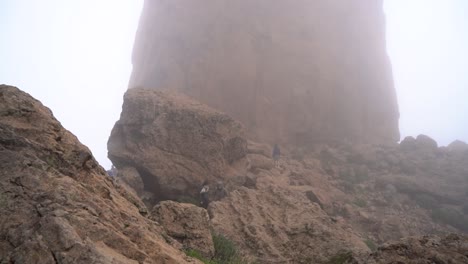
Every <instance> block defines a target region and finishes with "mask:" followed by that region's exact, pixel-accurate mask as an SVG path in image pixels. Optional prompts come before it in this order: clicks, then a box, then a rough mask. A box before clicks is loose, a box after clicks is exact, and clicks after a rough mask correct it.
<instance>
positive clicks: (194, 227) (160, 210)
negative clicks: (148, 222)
mask: <svg viewBox="0 0 468 264" xmlns="http://www.w3.org/2000/svg"><path fill="white" fill-rule="evenodd" d="M151 218H152V219H153V220H155V221H157V222H159V223H160V224H161V225H162V226H163V227H164V229H165V230H166V231H167V234H168V235H169V236H171V237H173V238H174V239H176V240H177V241H179V242H180V243H182V245H183V246H184V248H186V249H195V250H197V251H198V252H200V253H202V254H203V255H204V256H205V257H207V258H210V257H212V256H213V254H214V245H213V239H212V237H211V232H210V217H209V216H208V212H207V211H206V210H205V209H203V208H200V207H198V206H195V205H193V204H183V203H177V202H171V201H164V202H161V203H159V204H158V205H156V206H155V207H154V208H153V210H152V212H151Z"/></svg>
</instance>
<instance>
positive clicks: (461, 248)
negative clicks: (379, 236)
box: [362, 234, 468, 264]
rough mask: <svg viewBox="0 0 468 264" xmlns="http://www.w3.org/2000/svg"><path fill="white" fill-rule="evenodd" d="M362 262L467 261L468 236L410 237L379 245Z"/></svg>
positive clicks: (414, 263)
mask: <svg viewBox="0 0 468 264" xmlns="http://www.w3.org/2000/svg"><path fill="white" fill-rule="evenodd" d="M362 263H366V264H384V263H405V264H419V263H460V264H461V263H468V237H466V236H459V235H455V234H452V235H449V236H446V237H443V238H440V237H437V236H424V237H419V238H418V237H411V238H407V239H404V240H401V241H399V242H397V243H392V244H387V245H384V246H382V247H380V248H379V249H378V251H377V252H375V253H373V254H371V255H370V257H369V258H368V259H367V260H366V261H365V262H362Z"/></svg>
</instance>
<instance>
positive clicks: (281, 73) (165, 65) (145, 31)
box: [129, 0, 399, 145]
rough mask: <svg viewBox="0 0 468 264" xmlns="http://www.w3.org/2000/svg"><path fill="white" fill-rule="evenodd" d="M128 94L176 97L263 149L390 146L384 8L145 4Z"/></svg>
mask: <svg viewBox="0 0 468 264" xmlns="http://www.w3.org/2000/svg"><path fill="white" fill-rule="evenodd" d="M129 86H130V88H139V87H144V88H155V89H169V90H177V91H179V92H183V93H185V94H188V95H190V96H192V97H194V98H197V99H198V100H200V101H201V102H203V103H206V104H208V105H209V106H211V107H214V108H215V109H219V110H222V111H224V112H226V113H227V114H229V115H231V116H232V117H234V118H236V119H237V120H239V121H241V122H242V123H243V124H244V125H245V126H246V127H247V129H248V131H250V132H252V134H254V135H257V136H258V137H259V138H260V139H262V140H266V141H268V142H288V143H296V144H299V145H302V144H308V143H314V142H323V141H326V140H340V141H343V140H351V141H353V142H359V141H362V142H377V143H383V142H384V143H386V142H397V141H398V140H399V131H398V119H399V113H398V106H397V100H396V95H395V88H394V86H393V80H392V72H391V66H390V61H389V58H388V56H387V53H386V44H385V16H384V12H383V1H382V0H361V1H338V0H316V1H310V0H295V1H293V2H291V1H284V0H254V1H252V0H237V1H231V0H203V1H198V0H184V1H181V0H175V1H164V0H148V1H145V4H144V8H143V13H142V16H141V20H140V25H139V28H138V33H137V37H136V42H135V46H134V52H133V73H132V77H131V80H130V84H129Z"/></svg>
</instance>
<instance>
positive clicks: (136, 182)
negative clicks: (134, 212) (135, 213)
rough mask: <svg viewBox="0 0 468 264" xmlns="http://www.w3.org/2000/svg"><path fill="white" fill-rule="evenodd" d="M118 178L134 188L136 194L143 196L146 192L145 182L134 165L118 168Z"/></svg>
mask: <svg viewBox="0 0 468 264" xmlns="http://www.w3.org/2000/svg"><path fill="white" fill-rule="evenodd" d="M116 178H117V179H118V180H120V181H122V182H123V184H126V185H127V186H128V187H130V188H131V189H133V190H134V191H135V193H136V194H138V195H140V196H142V194H143V193H144V188H145V186H144V184H143V180H142V179H141V176H140V174H139V173H138V171H137V169H135V168H133V167H123V168H120V169H119V170H118V173H117V176H116Z"/></svg>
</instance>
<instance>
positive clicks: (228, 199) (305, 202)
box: [109, 89, 468, 263]
mask: <svg viewBox="0 0 468 264" xmlns="http://www.w3.org/2000/svg"><path fill="white" fill-rule="evenodd" d="M139 108H141V109H139ZM213 116H215V117H216V118H213ZM218 116H221V117H222V118H221V117H219V118H218ZM195 120H196V121H195ZM213 120H215V122H214V123H213ZM218 120H226V121H223V122H222V123H221V124H218V123H217V122H218ZM237 124H238V123H237V122H235V121H233V120H232V119H231V118H229V117H227V116H226V115H224V114H221V113H219V112H217V111H214V110H212V109H210V108H208V107H206V106H204V105H202V104H200V103H196V102H195V101H193V100H192V99H188V98H186V97H184V96H180V95H174V94H172V93H167V92H158V91H153V90H143V89H132V90H129V91H128V93H127V94H126V97H125V103H124V111H123V113H122V118H121V120H120V121H119V122H117V124H116V126H115V128H114V131H113V134H112V137H111V139H110V141H109V146H110V157H111V158H112V160H113V161H114V163H115V164H116V165H117V167H119V166H120V167H123V168H125V169H124V170H123V171H127V172H128V174H129V175H132V177H127V178H129V179H132V180H131V182H134V183H135V182H138V181H137V180H136V179H135V177H137V175H140V177H141V178H142V183H143V187H141V184H136V186H140V187H138V188H137V189H142V188H143V190H144V191H143V196H144V195H145V194H146V193H148V192H149V193H153V195H156V196H158V195H159V200H160V199H173V200H179V201H181V200H182V201H183V200H186V201H187V202H194V200H193V198H197V197H198V195H199V189H200V186H201V183H202V182H203V181H204V180H206V179H208V180H210V182H209V185H210V192H209V194H208V197H209V199H210V201H211V203H210V205H209V206H208V212H209V215H210V222H211V226H212V228H213V231H214V232H215V233H216V234H222V235H223V236H226V237H228V238H229V239H231V240H233V241H234V242H235V243H236V244H237V245H238V246H239V247H240V249H241V251H242V252H243V253H244V254H245V255H246V256H247V257H248V258H249V259H251V260H253V261H256V262H258V263H327V261H328V260H330V259H331V258H333V257H334V256H339V255H340V254H341V252H347V251H351V252H353V254H354V255H356V254H357V255H359V256H362V255H363V254H362V252H366V251H370V250H375V248H376V247H377V245H379V244H382V243H385V242H387V241H391V240H398V239H401V238H404V237H408V236H423V235H426V234H436V235H443V234H445V233H447V232H467V230H468V225H467V224H466V223H468V195H467V192H466V190H467V189H468V178H467V175H468V167H467V166H466V164H468V155H467V153H465V152H463V151H452V150H450V148H445V147H442V148H438V147H437V144H436V143H435V142H434V141H433V140H432V139H430V138H429V137H427V136H419V137H417V138H416V139H414V138H408V139H405V140H404V141H403V142H402V143H401V145H398V144H394V145H372V144H355V143H352V144H342V143H340V144H329V145H325V144H324V145H318V146H316V147H315V148H308V147H293V146H291V145H289V146H288V145H282V157H281V160H280V166H279V167H278V168H277V167H275V166H274V165H273V161H272V159H271V147H270V146H268V145H265V144H261V143H256V142H254V141H248V142H247V143H246V141H245V140H244V139H243V138H244V136H243V133H242V130H241V129H240V125H239V127H238V125H237ZM220 127H221V129H220ZM200 131H204V132H200ZM219 131H221V132H219ZM201 135H207V136H201ZM232 138H235V140H231V139H232ZM213 142H235V143H234V144H226V143H219V144H217V145H216V144H215V145H213ZM226 148H227V149H226ZM226 153H235V155H234V157H236V158H229V157H230V156H229V155H226ZM237 153H239V154H237ZM231 157H232V156H231ZM236 159H237V160H236ZM230 161H231V162H230ZM210 162H211V163H210ZM165 164H170V166H166V167H162V166H164V165H165ZM181 164H183V166H181ZM200 164H206V165H203V166H200ZM158 166H160V167H158ZM128 167H132V168H135V169H132V170H130V169H127V168H128ZM200 167H201V169H200ZM135 171H136V173H135ZM150 171H153V172H152V173H149V172H150ZM155 171H156V172H155ZM210 171H215V172H223V173H218V174H217V173H211V172H210ZM181 172H184V173H181ZM185 172H191V174H189V173H185ZM119 173H120V171H119ZM148 175H150V176H151V177H152V176H158V177H155V178H154V179H157V180H155V181H151V180H148V179H145V177H147V176H148ZM210 175H216V176H215V177H211V176H210ZM168 176H171V177H176V178H178V177H181V179H183V180H182V181H183V182H186V183H187V185H186V186H188V187H186V186H185V185H178V183H177V181H176V180H174V181H171V178H169V177H168ZM165 177H166V178H165ZM150 179H151V178H150ZM219 179H222V180H224V183H228V184H227V186H226V188H225V189H223V191H224V192H225V194H223V195H222V196H220V197H222V198H219V197H218V198H214V197H215V196H217V195H215V190H217V188H216V186H217V185H218V182H217V181H218V180H219ZM127 181H128V180H127ZM155 182H163V183H164V184H158V185H157V186H158V188H154V187H152V186H153V185H151V184H154V183H155ZM148 184H149V186H148ZM190 184H193V185H192V187H190V186H191V185H190ZM178 186H182V187H183V188H180V187H178ZM164 192H168V193H170V194H171V195H166V196H162V195H161V193H164ZM137 193H138V195H140V196H142V194H141V192H140V193H139V192H137ZM187 196H189V197H187ZM187 198H190V199H187ZM157 200H158V199H157ZM195 203H196V200H195ZM163 204H164V203H163ZM169 204H170V205H171V206H169V205H168V204H164V206H165V207H167V208H169V207H170V208H173V207H177V208H178V209H177V210H178V211H179V212H182V211H183V212H184V213H183V215H187V214H188V213H187V212H189V211H191V210H192V209H190V210H185V209H182V208H180V207H183V206H181V205H178V204H172V203H169ZM156 208H159V209H158V210H161V211H164V212H165V213H160V215H161V216H164V215H173V217H172V216H171V217H168V218H166V219H165V218H164V217H162V218H161V219H162V220H159V221H161V222H167V223H172V222H174V223H173V224H172V225H170V226H169V229H168V231H167V232H168V233H172V234H173V236H174V237H175V238H176V239H178V240H179V241H180V242H181V243H182V244H184V243H185V247H194V248H195V246H196V245H193V244H191V246H190V245H189V244H188V243H189V242H188V241H183V237H184V236H186V234H187V233H191V232H192V231H190V229H191V227H190V226H189V225H188V224H187V225H184V224H182V226H180V223H176V222H177V221H172V219H176V218H177V219H182V222H185V221H186V220H185V218H186V216H180V214H179V213H172V212H171V213H168V211H170V210H169V209H167V210H166V209H164V210H162V209H161V208H162V207H156ZM191 208H193V210H195V209H194V207H191ZM179 209H180V210H179ZM199 210H202V209H199ZM191 214H192V213H191ZM193 214H195V215H196V214H197V213H193ZM184 228H188V229H189V230H186V229H184ZM195 229H197V228H195ZM203 229H204V228H202V229H200V230H203ZM170 230H171V231H170ZM200 230H198V231H196V232H195V233H197V232H200ZM197 234H198V233H197ZM191 237H192V236H191ZM202 240H203V241H206V240H205V239H202ZM190 243H192V242H190ZM195 244H196V243H195ZM198 246H199V245H198ZM199 250H201V251H203V252H204V253H205V254H206V255H209V254H211V253H210V251H209V250H205V249H204V248H203V247H201V248H200V249H199ZM354 261H357V260H354Z"/></svg>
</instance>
